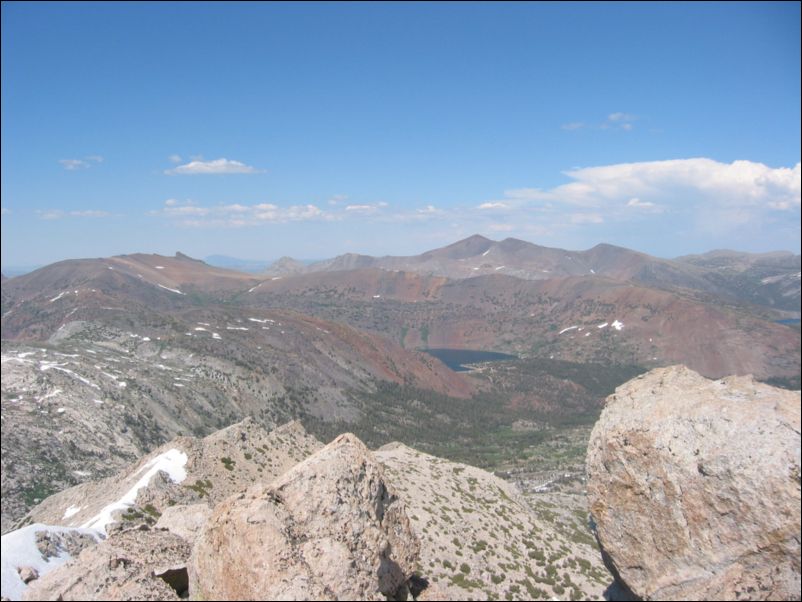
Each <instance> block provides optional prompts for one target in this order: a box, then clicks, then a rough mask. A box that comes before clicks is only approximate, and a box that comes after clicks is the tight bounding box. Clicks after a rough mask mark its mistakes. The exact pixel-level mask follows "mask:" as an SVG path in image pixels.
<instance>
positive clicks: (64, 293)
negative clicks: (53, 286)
mask: <svg viewBox="0 0 802 602" xmlns="http://www.w3.org/2000/svg"><path fill="white" fill-rule="evenodd" d="M69 292H70V291H64V292H63V293H59V294H58V295H56V296H55V297H53V298H52V299H51V300H50V303H53V301H58V300H59V299H61V298H62V297H63V296H64V295H66V294H68V293H69Z"/></svg>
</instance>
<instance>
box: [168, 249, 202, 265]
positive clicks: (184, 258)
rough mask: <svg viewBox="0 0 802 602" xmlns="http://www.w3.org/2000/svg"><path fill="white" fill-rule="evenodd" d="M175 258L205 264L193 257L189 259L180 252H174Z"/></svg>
mask: <svg viewBox="0 0 802 602" xmlns="http://www.w3.org/2000/svg"><path fill="white" fill-rule="evenodd" d="M175 258H176V259H179V260H181V261H194V262H195V263H205V262H204V261H203V260H201V259H195V258H194V257H190V256H189V255H185V254H184V253H182V252H181V251H176V252H175Z"/></svg>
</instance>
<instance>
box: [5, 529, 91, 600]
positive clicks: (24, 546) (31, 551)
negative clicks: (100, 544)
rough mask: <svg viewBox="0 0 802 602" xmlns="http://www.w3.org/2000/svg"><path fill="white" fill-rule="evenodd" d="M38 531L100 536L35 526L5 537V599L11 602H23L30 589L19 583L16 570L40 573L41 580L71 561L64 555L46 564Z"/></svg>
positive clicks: (84, 531)
mask: <svg viewBox="0 0 802 602" xmlns="http://www.w3.org/2000/svg"><path fill="white" fill-rule="evenodd" d="M37 531H49V532H51V533H67V532H70V531H77V532H79V533H86V534H87V535H91V536H92V537H95V538H97V537H98V534H97V532H95V531H92V530H91V529H74V528H70V527H56V526H51V525H43V524H42V523H34V524H32V525H28V526H27V527H23V528H22V529H17V530H16V531H11V532H10V533H6V534H5V535H3V537H2V538H0V539H2V552H3V553H2V557H3V558H2V596H3V597H4V598H8V599H9V600H21V599H22V595H23V592H24V591H25V590H26V589H27V588H28V586H27V585H25V583H23V581H22V579H20V576H19V573H18V572H17V570H18V569H19V568H21V567H25V566H29V567H31V568H34V569H36V570H37V571H38V573H39V577H42V576H43V575H45V574H47V573H49V572H50V571H52V570H53V569H55V568H57V567H59V566H61V565H62V564H64V563H65V562H67V560H69V559H70V555H69V554H67V553H66V552H62V553H61V554H60V555H59V556H55V557H52V558H49V559H48V560H44V559H43V558H42V553H41V552H40V551H39V548H37V547H36V533H37Z"/></svg>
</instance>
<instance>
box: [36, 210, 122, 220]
mask: <svg viewBox="0 0 802 602" xmlns="http://www.w3.org/2000/svg"><path fill="white" fill-rule="evenodd" d="M36 214H37V215H38V216H39V219H45V220H56V219H64V218H66V217H111V216H112V215H113V214H112V213H110V212H108V211H102V210H98V209H84V210H80V211H63V210H61V209H37V210H36Z"/></svg>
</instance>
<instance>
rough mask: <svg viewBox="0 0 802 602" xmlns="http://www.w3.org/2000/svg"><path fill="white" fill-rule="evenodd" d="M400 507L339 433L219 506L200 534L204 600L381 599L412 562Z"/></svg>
mask: <svg viewBox="0 0 802 602" xmlns="http://www.w3.org/2000/svg"><path fill="white" fill-rule="evenodd" d="M418 549H419V543H418V540H417V538H416V537H415V536H414V535H413V533H412V531H411V528H410V525H409V520H408V519H407V516H406V513H405V506H404V505H403V503H402V502H400V501H399V500H398V498H397V497H396V495H395V493H394V492H393V491H392V490H391V489H390V488H389V487H388V485H387V483H386V481H385V478H384V473H383V469H382V467H381V465H380V464H379V463H378V462H377V461H376V460H375V459H374V457H373V455H372V454H371V453H370V451H369V450H368V449H367V448H366V447H365V445H364V444H363V443H362V442H361V441H359V440H358V439H357V438H356V437H354V436H353V435H350V434H346V435H340V436H339V437H337V438H336V439H335V440H334V441H333V442H332V443H330V444H329V445H327V446H326V447H324V448H323V449H321V450H320V451H318V452H317V453H315V454H314V455H312V456H311V457H309V458H307V459H306V460H305V461H303V462H301V463H300V464H298V465H297V466H296V467H294V468H293V469H292V470H290V471H289V472H287V473H285V474H284V475H283V476H281V477H279V478H278V479H276V480H275V481H274V482H273V483H271V484H269V485H267V484H258V485H255V486H254V487H252V488H250V489H249V490H247V491H246V492H245V493H242V494H238V495H235V496H232V497H231V498H229V499H228V500H226V501H224V502H222V503H220V504H219V505H218V506H217V507H216V508H215V510H214V513H213V514H212V516H211V518H210V519H209V520H208V521H207V522H206V524H205V525H204V527H203V528H202V529H201V532H200V534H199V535H198V537H197V539H196V541H195V546H194V548H193V551H192V557H191V562H190V592H191V595H192V596H193V597H197V598H200V599H204V600H211V599H216V600H293V599H296V600H297V599H318V600H332V599H341V600H385V599H387V597H389V598H391V599H392V598H394V597H401V598H403V597H404V596H405V595H406V582H407V580H408V579H409V578H410V577H411V575H412V571H413V570H414V564H415V561H416V560H417V557H418Z"/></svg>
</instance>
